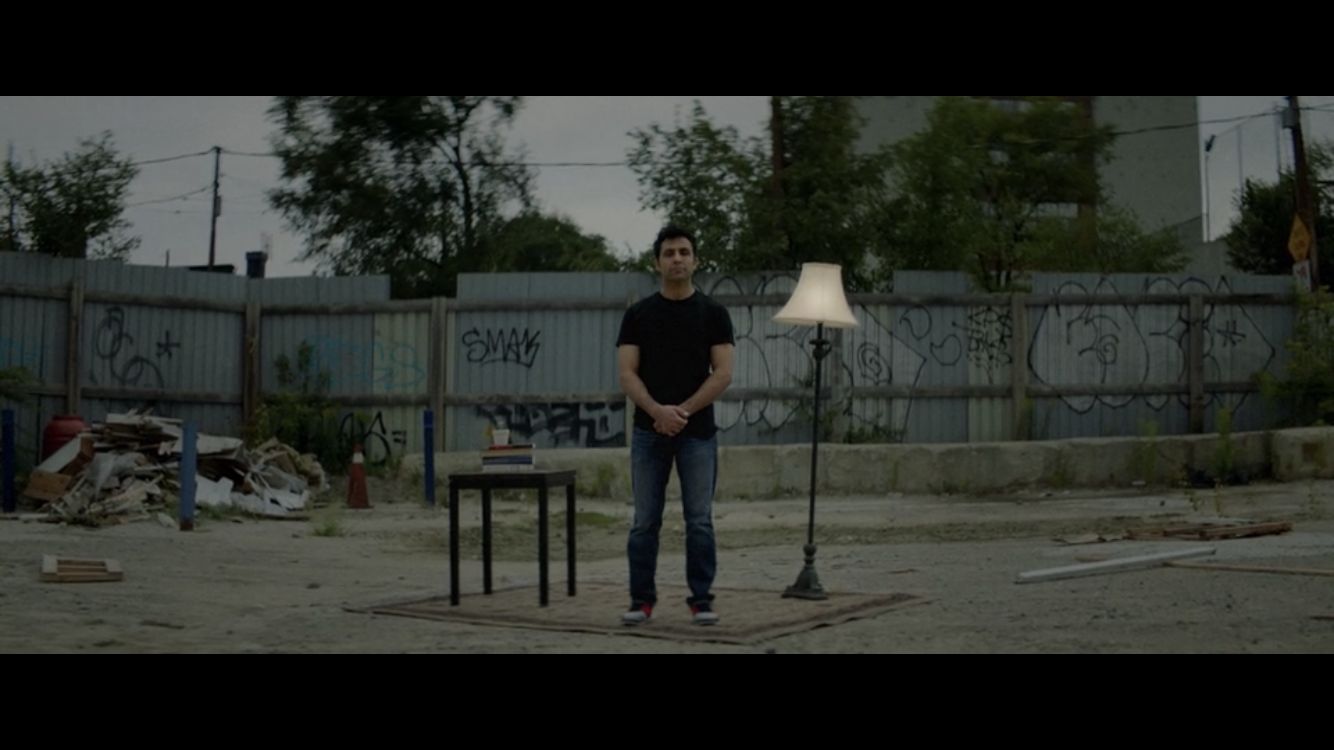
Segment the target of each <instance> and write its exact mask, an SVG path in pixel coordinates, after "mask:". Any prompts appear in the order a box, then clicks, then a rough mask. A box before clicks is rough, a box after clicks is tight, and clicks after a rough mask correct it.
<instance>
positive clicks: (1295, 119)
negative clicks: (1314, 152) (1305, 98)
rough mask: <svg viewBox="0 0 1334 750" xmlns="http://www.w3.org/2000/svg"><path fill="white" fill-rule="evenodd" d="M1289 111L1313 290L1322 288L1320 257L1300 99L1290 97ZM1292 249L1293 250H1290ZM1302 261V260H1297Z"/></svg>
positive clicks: (1288, 117) (1299, 210) (1289, 124)
mask: <svg viewBox="0 0 1334 750" xmlns="http://www.w3.org/2000/svg"><path fill="white" fill-rule="evenodd" d="M1287 99H1288V109H1287V112H1285V113H1284V114H1285V117H1286V119H1287V123H1286V124H1287V126H1288V127H1289V128H1290V129H1291V130H1292V158H1293V161H1295V162H1296V178H1297V179H1296V183H1297V185H1296V188H1297V190H1296V196H1295V197H1296V204H1297V212H1296V213H1297V216H1298V218H1300V220H1301V221H1302V223H1304V224H1305V225H1306V232H1307V235H1308V237H1309V240H1310V255H1309V258H1308V260H1309V261H1310V273H1311V288H1312V289H1313V290H1314V289H1319V288H1320V256H1319V255H1318V254H1317V251H1316V233H1315V220H1316V216H1315V194H1314V193H1312V192H1311V171H1310V168H1309V166H1308V165H1307V163H1306V143H1305V141H1304V140H1303V139H1302V110H1301V105H1300V104H1299V103H1298V97H1295V96H1289V97H1287ZM1289 249H1291V248H1289ZM1294 258H1295V256H1294ZM1295 259H1296V260H1298V261H1300V260H1302V259H1301V258H1295Z"/></svg>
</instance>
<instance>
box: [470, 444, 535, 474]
mask: <svg viewBox="0 0 1334 750" xmlns="http://www.w3.org/2000/svg"><path fill="white" fill-rule="evenodd" d="M532 470H533V444H532V443H515V444H514V445H492V446H490V447H488V448H487V449H485V450H483V451H482V471H532Z"/></svg>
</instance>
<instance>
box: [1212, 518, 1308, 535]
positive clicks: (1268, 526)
mask: <svg viewBox="0 0 1334 750" xmlns="http://www.w3.org/2000/svg"><path fill="white" fill-rule="evenodd" d="M1289 531H1292V523H1291V522H1290V521H1276V522H1273V523H1252V524H1243V525H1240V526H1217V527H1214V528H1211V529H1204V530H1202V531H1200V532H1199V537H1200V538H1201V539H1241V538H1243V537H1251V536H1268V535H1270V534H1285V533H1287V532H1289Z"/></svg>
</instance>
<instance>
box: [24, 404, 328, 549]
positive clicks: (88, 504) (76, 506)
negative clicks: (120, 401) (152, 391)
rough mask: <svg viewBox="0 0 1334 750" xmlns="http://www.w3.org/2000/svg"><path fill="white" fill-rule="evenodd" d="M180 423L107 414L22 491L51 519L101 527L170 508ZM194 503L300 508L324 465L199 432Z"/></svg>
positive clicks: (285, 511) (274, 512)
mask: <svg viewBox="0 0 1334 750" xmlns="http://www.w3.org/2000/svg"><path fill="white" fill-rule="evenodd" d="M182 433H183V430H182V429H181V421H180V420H178V419H168V418H164V417H154V416H149V415H140V414H135V413H130V414H108V415H107V418H106V421H105V422H99V423H95V424H94V425H93V426H92V427H91V428H90V429H89V430H88V431H86V432H84V433H82V434H81V435H79V437H77V438H75V439H73V440H71V441H69V442H68V443H66V444H65V446H64V447H62V448H61V449H60V450H58V451H56V452H55V453H53V454H51V456H50V457H49V458H47V459H46V460H45V461H43V462H42V463H41V464H40V465H38V466H37V468H36V469H34V470H33V472H32V476H31V477H30V479H29V482H28V486H27V487H26V488H25V489H24V491H23V494H24V495H26V496H28V497H30V498H33V499H34V500H39V501H43V502H45V503H46V505H45V507H44V508H43V510H44V511H46V512H47V513H49V514H51V515H52V516H53V520H62V521H68V522H71V523H82V524H87V525H94V526H97V525H103V524H105V523H109V522H111V523H114V522H116V521H118V520H125V519H126V518H127V517H132V516H136V515H143V514H145V513H147V512H148V511H149V510H152V509H159V508H163V507H173V508H174V507H175V506H176V504H177V503H178V502H179V497H180V489H181V481H180V469H181V438H182ZM196 452H197V454H198V455H197V464H196V472H195V482H196V485H195V486H196V491H195V502H196V505H198V506H204V507H218V508H226V507H235V508H240V509H241V510H244V511H246V512H248V513H253V514H255V515H262V516H288V515H290V514H293V513H297V512H299V511H301V510H303V509H304V508H305V507H306V506H307V504H308V503H309V502H310V498H311V494H312V492H321V491H323V490H325V489H327V488H328V479H327V478H326V477H325V474H324V468H323V467H322V466H320V463H319V461H317V460H316V459H315V456H314V455H312V454H305V455H302V454H299V453H297V452H296V451H295V450H294V449H292V448H291V447H290V446H287V445H285V444H283V443H281V442H279V441H278V440H277V439H272V440H269V441H268V442H266V443H264V444H263V445H260V446H258V447H256V448H254V449H253V450H250V449H247V448H246V447H245V444H244V443H243V442H242V441H241V440H240V439H239V438H233V437H220V436H216V435H206V434H203V433H200V434H199V435H198V436H197V440H196Z"/></svg>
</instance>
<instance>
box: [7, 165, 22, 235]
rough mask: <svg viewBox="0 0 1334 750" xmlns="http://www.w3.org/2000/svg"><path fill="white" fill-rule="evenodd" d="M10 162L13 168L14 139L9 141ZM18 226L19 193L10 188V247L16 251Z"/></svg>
mask: <svg viewBox="0 0 1334 750" xmlns="http://www.w3.org/2000/svg"><path fill="white" fill-rule="evenodd" d="M8 164H9V166H10V167H11V168H12V167H13V166H14V142H13V141H10V142H9V156H8ZM18 226H19V220H18V194H17V193H15V192H14V191H13V190H10V191H9V249H10V250H13V251H15V252H17V251H18V249H19V233H18Z"/></svg>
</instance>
